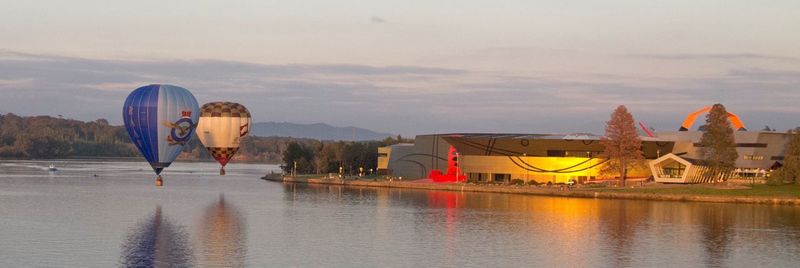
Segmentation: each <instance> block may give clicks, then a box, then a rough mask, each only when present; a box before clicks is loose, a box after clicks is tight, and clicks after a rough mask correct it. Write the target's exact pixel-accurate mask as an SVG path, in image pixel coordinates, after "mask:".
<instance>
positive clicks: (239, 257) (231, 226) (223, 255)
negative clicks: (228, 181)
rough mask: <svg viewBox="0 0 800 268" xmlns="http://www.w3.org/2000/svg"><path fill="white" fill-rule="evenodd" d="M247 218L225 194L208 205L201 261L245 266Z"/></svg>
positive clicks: (201, 233) (202, 230)
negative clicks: (227, 199)
mask: <svg viewBox="0 0 800 268" xmlns="http://www.w3.org/2000/svg"><path fill="white" fill-rule="evenodd" d="M245 221H246V219H245V218H244V216H243V215H242V214H241V213H240V212H239V209H238V208H237V207H236V206H235V205H234V204H233V203H231V202H230V201H226V200H225V196H224V195H222V194H220V196H219V199H218V200H217V201H215V202H213V203H212V204H210V205H209V206H208V207H206V210H205V213H204V214H203V218H202V220H201V222H200V225H199V226H200V231H199V233H198V237H199V239H200V249H201V250H200V262H201V264H202V265H201V266H204V267H244V265H245V256H246V255H247V246H246V243H245V242H246V236H247V234H246V229H247V228H246V226H245Z"/></svg>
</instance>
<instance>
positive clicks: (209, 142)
mask: <svg viewBox="0 0 800 268" xmlns="http://www.w3.org/2000/svg"><path fill="white" fill-rule="evenodd" d="M249 132H250V112H249V111H248V110H247V108H245V107H244V105H241V104H238V103H235V102H210V103H206V104H204V105H203V107H202V108H200V122H199V123H198V124H197V137H198V138H199V139H200V142H202V143H203V146H205V147H206V149H207V150H208V152H209V153H211V156H213V157H214V159H216V160H217V162H219V163H220V165H222V167H225V165H226V164H228V161H230V160H231V158H232V157H233V155H234V154H236V151H238V150H239V143H240V142H241V138H242V137H244V136H247V134H248V133H249ZM220 174H224V170H222V169H221V170H220Z"/></svg>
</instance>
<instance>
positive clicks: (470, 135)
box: [420, 133, 667, 141]
mask: <svg viewBox="0 0 800 268" xmlns="http://www.w3.org/2000/svg"><path fill="white" fill-rule="evenodd" d="M431 135H438V136H445V137H447V136H450V137H460V138H467V139H470V138H482V139H526V140H600V139H601V138H602V136H600V135H596V134H592V133H571V134H523V133H447V134H426V135H420V136H431ZM639 138H641V139H642V141H667V140H663V139H659V138H652V137H644V136H640V137H639Z"/></svg>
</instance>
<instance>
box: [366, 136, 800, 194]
mask: <svg viewBox="0 0 800 268" xmlns="http://www.w3.org/2000/svg"><path fill="white" fill-rule="evenodd" d="M701 137H702V132H699V131H672V132H656V133H655V134H654V137H641V139H642V151H643V152H644V156H645V159H646V162H645V163H644V165H642V166H640V167H638V168H633V169H631V170H630V171H629V173H628V177H629V178H649V177H651V176H652V177H653V178H655V179H656V180H657V181H661V182H673V183H696V182H705V181H706V180H704V179H701V178H694V179H692V180H676V178H670V179H663V180H662V179H659V178H666V177H668V176H655V175H658V174H672V173H670V172H677V171H676V169H674V167H673V166H678V167H680V165H683V166H684V168H685V167H686V166H694V169H692V170H700V169H702V166H701V165H698V161H696V160H698V159H702V158H703V153H702V147H700V145H699V141H700V138H701ZM600 138H601V137H600V136H597V135H592V134H570V135H554V134H474V133H451V134H437V135H419V136H417V137H416V139H415V140H414V144H398V145H393V146H389V147H383V148H381V149H380V151H379V156H378V157H379V159H378V161H379V172H381V170H382V171H383V172H384V173H385V174H391V175H393V176H395V177H404V178H415V179H419V178H428V177H429V176H430V174H431V172H432V171H436V170H438V171H439V172H446V171H447V170H448V158H454V157H455V158H457V159H456V161H451V163H453V162H455V163H456V165H457V168H456V169H455V170H456V172H457V173H459V174H456V175H465V176H466V177H467V179H468V180H471V181H478V182H510V181H512V180H515V179H519V180H522V181H525V182H530V181H536V182H537V183H547V182H552V183H565V182H569V181H573V180H574V181H575V182H579V183H580V182H586V181H593V180H601V179H615V177H614V176H613V175H604V174H601V172H600V171H601V167H602V165H603V164H604V163H605V162H606V159H603V158H600V157H599V155H600V153H601V152H602V151H603V146H602V145H601V144H600ZM789 138H790V137H789V135H788V134H786V133H779V132H761V131H736V132H735V140H736V146H737V147H736V150H737V152H738V153H739V158H738V159H737V161H736V167H737V170H736V174H735V176H740V177H748V176H755V177H759V176H764V175H765V174H768V172H769V171H770V170H773V169H775V168H777V167H779V166H780V165H781V162H782V161H783V150H784V148H785V147H786V144H787V143H788V141H789ZM451 146H452V147H453V148H455V150H456V152H457V153H456V155H455V156H453V155H448V151H449V150H450V147H451ZM668 154H671V155H673V156H675V157H677V158H678V159H680V160H678V159H676V158H674V157H671V158H670V157H667V158H664V157H663V156H666V155H668ZM654 160H659V161H667V164H673V165H667V164H665V165H652V164H653V163H651V162H652V161H654ZM670 161H672V162H670ZM676 163H677V164H676ZM686 163H689V164H690V165H686ZM660 168H666V169H668V170H661V169H660ZM450 170H453V169H450ZM665 172H666V173H665ZM692 172H694V171H692Z"/></svg>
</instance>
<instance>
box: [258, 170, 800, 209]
mask: <svg viewBox="0 0 800 268" xmlns="http://www.w3.org/2000/svg"><path fill="white" fill-rule="evenodd" d="M261 179H263V180H266V181H274V182H283V183H305V184H322V185H340V186H355V187H374V188H402V189H416V190H429V191H454V192H480V193H503V194H525V195H538V196H551V197H572V198H594V199H630V200H651V201H683V202H687V201H688V202H706V203H737V204H768V205H794V206H800V198H797V197H788V196H720V195H698V194H655V193H626V192H610V191H597V190H594V189H591V188H577V189H576V188H572V189H569V190H560V189H559V188H538V187H530V186H513V185H476V184H464V183H447V184H444V183H429V182H419V181H363V180H338V179H325V178H291V177H282V176H281V175H280V174H272V175H267V176H264V177H262V178H261Z"/></svg>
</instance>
